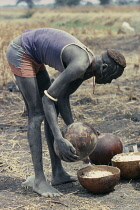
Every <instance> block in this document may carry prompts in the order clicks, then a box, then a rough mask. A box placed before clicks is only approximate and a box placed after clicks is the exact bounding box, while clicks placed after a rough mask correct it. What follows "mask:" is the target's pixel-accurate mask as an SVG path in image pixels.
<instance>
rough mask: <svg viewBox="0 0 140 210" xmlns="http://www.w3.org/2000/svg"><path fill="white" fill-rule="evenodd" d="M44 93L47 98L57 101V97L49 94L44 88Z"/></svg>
mask: <svg viewBox="0 0 140 210" xmlns="http://www.w3.org/2000/svg"><path fill="white" fill-rule="evenodd" d="M44 93H45V95H46V96H48V98H49V99H51V100H52V101H58V99H57V98H53V97H52V96H50V95H49V93H48V92H47V90H44Z"/></svg>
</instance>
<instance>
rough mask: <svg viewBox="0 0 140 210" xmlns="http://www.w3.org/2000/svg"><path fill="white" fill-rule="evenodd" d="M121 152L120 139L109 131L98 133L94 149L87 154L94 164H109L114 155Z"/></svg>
mask: <svg viewBox="0 0 140 210" xmlns="http://www.w3.org/2000/svg"><path fill="white" fill-rule="evenodd" d="M122 152H123V144H122V142H121V140H120V139H119V138H118V137H117V136H116V135H113V134H111V133H100V134H99V136H98V142H97V145H96V148H95V149H94V151H93V152H92V153H91V154H90V155H89V158H90V161H91V163H93V164H96V165H110V164H111V159H112V158H113V156H114V155H116V154H119V153H122Z"/></svg>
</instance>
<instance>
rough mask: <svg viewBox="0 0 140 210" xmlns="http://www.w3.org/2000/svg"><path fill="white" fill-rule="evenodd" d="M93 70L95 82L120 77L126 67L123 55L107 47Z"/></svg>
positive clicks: (105, 81) (99, 82) (109, 80)
mask: <svg viewBox="0 0 140 210" xmlns="http://www.w3.org/2000/svg"><path fill="white" fill-rule="evenodd" d="M97 62H99V63H98V68H97V69H96V70H95V82H96V83H97V84H106V83H110V82H111V81H112V80H113V79H117V78H118V77H120V76H121V75H122V73H123V71H124V68H125V67H126V60H125V57H124V56H123V55H122V54H121V53H120V52H119V51H118V50H113V49H109V50H107V51H106V52H104V53H103V54H102V55H101V57H100V59H99V61H97Z"/></svg>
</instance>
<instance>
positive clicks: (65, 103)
mask: <svg viewBox="0 0 140 210" xmlns="http://www.w3.org/2000/svg"><path fill="white" fill-rule="evenodd" d="M82 82H83V80H82V79H77V80H75V81H73V82H71V83H70V84H69V86H68V87H67V89H66V90H65V91H64V92H63V93H62V94H61V96H60V97H59V100H58V109H59V112H60V114H61V116H62V119H63V120H64V122H65V123H66V125H70V124H71V123H73V122H74V120H73V117H72V112H71V107H70V100H69V96H70V95H71V94H72V93H74V92H75V91H76V90H77V88H78V87H79V86H80V85H81V83H82Z"/></svg>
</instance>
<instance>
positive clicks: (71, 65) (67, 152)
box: [42, 48, 89, 161]
mask: <svg viewBox="0 0 140 210" xmlns="http://www.w3.org/2000/svg"><path fill="white" fill-rule="evenodd" d="M66 55H67V52H66V54H65V56H66ZM65 56H64V57H65ZM66 57H69V59H68V60H67V62H65V63H66V64H67V65H66V66H67V67H66V69H65V70H64V71H63V72H62V73H61V74H60V75H59V76H58V77H57V78H56V80H55V81H54V82H53V83H52V85H51V86H50V87H49V89H48V90H47V92H48V94H49V95H50V96H51V97H53V98H56V99H58V100H59V98H61V95H63V92H65V91H66V90H67V88H68V86H69V84H70V83H71V82H73V81H75V80H77V79H78V78H80V77H81V76H83V75H84V74H85V72H86V69H87V68H88V66H89V60H88V56H87V54H86V52H85V51H83V50H81V49H79V48H74V50H72V51H71V49H70V50H69V51H68V55H67V56H66ZM42 101H43V107H44V112H45V116H46V119H47V121H48V123H49V126H50V128H51V130H52V133H53V136H54V144H55V146H56V148H57V149H58V150H59V154H60V156H61V158H62V159H63V160H65V161H76V160H77V159H78V156H77V155H75V148H74V147H73V146H72V144H71V143H70V142H69V141H68V140H66V139H64V138H63V136H62V134H61V131H60V129H59V126H58V122H57V113H56V109H55V105H54V103H55V102H54V101H53V100H51V99H50V98H48V96H46V95H44V96H43V99H42ZM63 113H64V112H63ZM65 116H66V115H65ZM69 116H70V115H69ZM64 118H66V117H64ZM69 119H70V117H69ZM71 121H72V120H71ZM68 123H69V122H68Z"/></svg>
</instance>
